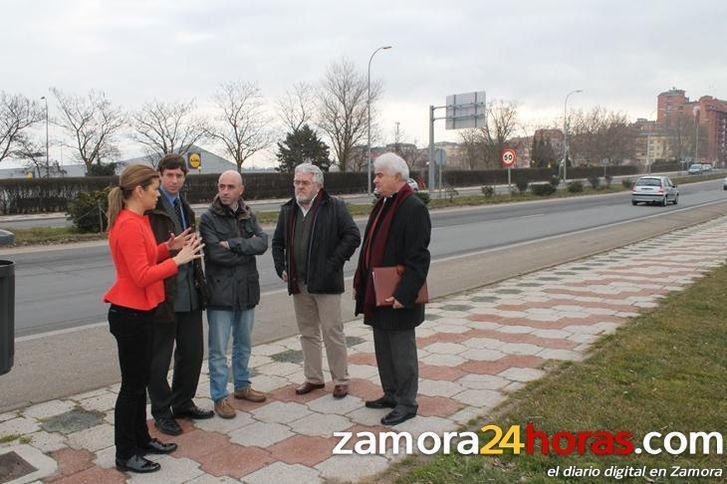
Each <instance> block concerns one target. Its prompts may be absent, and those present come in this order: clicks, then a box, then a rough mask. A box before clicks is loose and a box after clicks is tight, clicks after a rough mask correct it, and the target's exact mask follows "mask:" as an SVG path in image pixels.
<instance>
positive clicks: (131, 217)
mask: <svg viewBox="0 0 727 484" xmlns="http://www.w3.org/2000/svg"><path fill="white" fill-rule="evenodd" d="M158 188H159V172H157V171H155V170H154V169H152V168H150V167H148V166H145V165H129V166H128V167H127V168H126V169H125V170H124V172H123V173H122V174H121V177H120V178H119V186H118V187H115V188H114V189H113V190H111V192H110V193H109V211H108V220H109V246H110V247H111V257H112V258H113V261H114V266H115V267H116V282H115V283H114V285H113V286H112V287H111V289H110V290H109V291H108V292H107V293H106V295H105V296H104V301H106V302H109V303H111V307H110V308H109V317H108V319H109V325H110V329H111V334H113V335H114V337H115V338H116V343H117V345H118V348H119V366H120V367H121V389H120V391H119V396H118V398H117V400H116V407H115V409H114V443H115V445H116V467H117V469H119V470H122V471H131V472H154V471H158V470H159V469H160V465H159V464H158V463H156V462H152V461H150V460H148V459H146V458H144V455H145V454H147V453H152V454H168V453H170V452H173V451H174V450H176V448H177V445H176V444H165V443H162V442H160V441H159V440H157V439H152V438H151V436H150V435H149V430H148V428H147V426H146V386H147V383H148V381H149V367H150V363H151V356H152V343H153V341H152V314H153V312H154V308H156V307H157V305H158V304H159V303H161V302H162V301H163V300H164V283H163V281H164V279H165V278H167V277H170V276H172V275H174V274H176V273H177V267H178V266H180V265H182V264H186V263H188V262H190V261H192V260H194V259H199V258H200V257H201V256H202V255H201V249H202V247H203V244H202V243H201V240H200V239H199V238H198V237H197V236H196V234H189V231H186V232H183V233H182V234H180V235H179V236H177V237H176V238H175V237H174V236H173V235H171V236H170V238H169V240H168V241H167V242H165V243H162V244H159V245H157V243H156V240H155V239H154V234H153V233H152V231H151V227H150V225H149V219H148V218H147V217H146V216H144V213H145V212H146V211H147V210H151V209H153V208H154V207H155V206H156V203H157V198H159V190H158ZM174 251H178V252H177V254H176V255H175V256H174V257H170V252H174Z"/></svg>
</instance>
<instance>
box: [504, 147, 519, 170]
mask: <svg viewBox="0 0 727 484" xmlns="http://www.w3.org/2000/svg"><path fill="white" fill-rule="evenodd" d="M516 162H517V152H516V151H515V150H513V149H512V148H507V149H505V150H503V151H502V164H503V165H505V167H506V168H510V167H511V166H513V165H514V164H515V163H516Z"/></svg>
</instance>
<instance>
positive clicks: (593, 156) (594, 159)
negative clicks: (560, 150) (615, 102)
mask: <svg viewBox="0 0 727 484" xmlns="http://www.w3.org/2000/svg"><path fill="white" fill-rule="evenodd" d="M570 118H571V119H570V121H569V126H570V128H569V130H568V151H569V152H570V154H571V155H572V159H579V160H581V162H583V163H585V164H595V165H598V164H600V163H601V161H603V160H606V161H608V162H609V163H610V164H615V165H619V164H621V163H623V162H624V161H625V160H627V159H630V158H633V157H634V155H635V149H636V147H635V140H636V136H637V135H638V133H637V132H636V130H635V128H634V127H633V126H632V124H631V123H630V122H629V120H628V116H627V115H626V114H625V113H620V112H615V111H608V110H606V109H605V108H603V107H595V108H593V109H592V110H591V111H589V112H583V111H576V112H574V113H573V114H572V115H571V116H570Z"/></svg>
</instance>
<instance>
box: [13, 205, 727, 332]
mask: <svg viewBox="0 0 727 484" xmlns="http://www.w3.org/2000/svg"><path fill="white" fill-rule="evenodd" d="M720 203H725V200H717V201H712V202H705V203H703V204H700V205H696V206H692V207H685V208H677V209H673V210H671V211H669V212H668V213H669V214H671V213H675V212H683V211H687V210H692V209H694V208H697V207H707V206H710V205H717V204H720ZM663 215H666V214H664V213H658V214H653V215H645V216H643V217H638V218H634V219H629V220H623V221H620V222H613V223H610V224H607V225H600V226H598V227H590V228H587V229H581V230H576V231H573V232H567V233H564V234H558V235H550V236H548V237H542V238H539V239H535V240H528V241H524V242H517V243H513V244H508V245H507V249H513V248H516V247H523V246H526V245H530V244H535V243H541V242H543V241H548V240H555V239H561V238H563V237H568V236H571V235H577V234H584V233H588V232H593V231H596V230H601V229H604V228H608V227H617V226H619V225H624V224H627V223H631V222H637V221H639V220H648V219H652V218H656V217H661V216H663ZM536 216H538V215H532V217H536ZM630 243H631V242H628V244H630ZM504 248H505V247H493V248H491V249H484V250H480V251H476V252H467V253H465V254H458V255H453V256H450V257H443V258H441V259H434V260H432V264H441V263H444V262H450V261H453V260H458V259H464V258H465V257H472V256H478V255H484V254H489V253H491V252H496V251H498V250H503V249H504ZM352 279H353V276H348V277H346V281H349V280H352ZM286 292H288V289H287V288H281V289H275V290H272V291H266V292H263V293H261V294H260V296H261V297H264V296H271V295H274V294H281V293H286ZM107 324H108V322H106V321H102V322H100V323H93V324H87V325H83V326H76V327H73V328H66V329H59V330H53V331H46V332H44V333H37V334H32V335H28V336H21V337H19V338H15V341H16V342H19V343H20V342H23V341H31V340H34V339H39V338H45V337H47V336H56V335H61V334H68V333H74V332H77V331H81V330H85V329H94V328H99V327H103V326H106V325H107Z"/></svg>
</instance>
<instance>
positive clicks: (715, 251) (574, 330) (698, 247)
mask: <svg viewBox="0 0 727 484" xmlns="http://www.w3.org/2000/svg"><path fill="white" fill-rule="evenodd" d="M726 235H727V217H723V218H720V219H717V220H714V221H711V222H708V223H705V224H701V225H698V226H694V227H691V228H688V229H684V230H680V231H677V232H674V233H671V234H669V235H666V236H661V237H659V238H658V239H651V240H647V241H644V242H640V243H638V244H634V245H630V246H627V247H624V248H621V249H617V250H613V251H610V252H608V253H604V254H601V255H597V256H594V257H591V258H588V259H584V260H580V261H576V262H572V263H568V264H564V265H560V266H557V267H554V268H551V269H547V270H542V271H539V272H535V273H531V274H528V275H525V276H522V277H518V278H514V279H509V280H507V281H504V282H502V283H499V284H496V285H492V286H487V287H484V288H482V289H479V290H474V291H469V292H467V293H461V294H458V295H455V296H451V297H447V298H443V299H441V300H438V301H437V302H435V303H432V304H429V305H428V306H427V321H426V322H425V323H424V324H423V325H422V326H421V327H420V328H419V329H418V331H417V336H418V342H419V360H420V377H421V380H420V385H419V404H420V407H419V416H417V417H416V418H415V419H412V420H410V421H408V422H405V423H404V424H401V425H399V426H396V427H394V428H393V430H394V431H407V432H411V434H412V435H413V436H414V437H415V438H416V437H417V436H418V435H419V434H421V433H423V432H425V431H433V432H437V433H442V432H444V431H453V430H457V429H458V428H459V426H460V425H462V424H464V423H466V422H468V421H469V420H470V419H472V418H474V417H478V416H485V415H487V414H488V412H489V411H490V410H492V409H493V408H494V407H495V406H496V405H498V404H500V403H501V402H503V401H504V400H505V399H506V398H507V395H508V393H509V392H512V391H514V390H516V389H519V388H521V387H522V386H524V385H525V384H526V383H527V382H529V381H532V380H535V379H538V378H540V377H542V376H543V375H544V374H545V371H546V370H545V369H544V368H545V367H546V363H547V362H552V361H556V362H557V361H566V360H570V361H578V360H581V359H583V358H584V356H585V354H586V352H587V350H588V348H589V347H590V345H591V344H592V343H593V342H594V341H595V340H596V339H598V338H599V337H600V336H601V335H603V334H607V333H611V332H613V331H615V330H616V328H617V327H618V326H619V325H621V324H623V323H625V322H627V321H628V319H629V318H631V317H633V316H635V315H637V314H638V312H639V311H640V310H641V309H645V308H654V307H656V306H657V304H658V300H659V299H660V298H662V297H664V295H666V294H667V293H669V292H671V291H677V290H680V289H682V288H683V287H684V286H685V285H688V284H690V283H692V282H693V281H694V280H695V279H696V278H699V277H700V276H701V275H702V274H704V273H705V272H707V271H710V270H712V269H713V268H715V267H717V266H719V265H721V264H722V263H724V261H725V260H726V259H727V245H726V244H725V243H724V240H725V238H726V237H725V236H726ZM346 335H347V338H348V345H349V351H350V353H349V356H350V367H349V370H350V374H351V386H350V391H351V393H350V395H349V396H348V397H347V398H345V399H343V400H334V399H333V397H332V396H331V390H332V389H331V388H330V385H329V386H328V387H327V388H326V389H325V390H324V391H317V392H312V393H310V394H308V395H304V396H298V395H295V392H294V387H295V386H296V385H297V384H299V383H301V382H302V381H303V371H302V353H301V351H300V346H299V342H298V339H297V338H296V337H290V338H286V339H283V340H280V341H277V342H274V343H269V344H264V345H258V346H256V347H255V348H254V349H253V357H252V360H251V366H252V367H253V368H254V372H253V375H254V376H253V384H254V386H255V388H257V389H258V390H262V391H265V392H268V401H267V402H265V403H262V404H252V403H249V402H244V401H239V400H236V401H235V406H236V407H237V409H238V414H237V417H236V418H234V419H232V420H222V419H220V418H214V419H211V420H204V421H198V422H194V423H193V422H190V421H186V420H181V421H180V423H181V425H182V427H183V429H184V433H183V434H182V435H180V436H178V437H167V436H164V440H167V441H174V442H177V443H178V444H179V449H178V450H177V451H176V452H175V453H174V454H172V455H168V456H162V457H155V456H153V458H154V460H157V461H158V462H160V463H161V464H162V470H161V471H160V472H157V473H155V474H150V475H132V476H127V475H125V474H122V473H120V472H118V471H116V470H115V469H114V466H113V464H114V448H113V426H112V425H113V406H114V401H115V399H116V393H117V392H118V384H117V385H113V386H111V387H107V388H102V389H99V390H96V391H93V392H88V393H85V394H81V395H75V396H72V397H69V398H64V399H61V400H55V401H50V402H46V403H41V404H38V405H34V406H31V407H28V408H25V409H23V410H19V411H17V412H10V413H6V414H2V415H0V437H2V436H4V435H5V436H7V435H13V434H15V435H22V436H23V437H22V439H20V440H14V441H12V442H7V443H4V444H0V457H3V456H6V459H5V460H6V461H10V460H13V459H15V460H21V461H25V462H26V463H27V464H29V466H25V467H24V468H22V470H17V469H21V468H20V467H18V468H17V469H16V473H15V474H13V476H17V475H18V473H26V474H25V475H24V476H21V477H18V478H16V479H15V480H13V481H9V482H13V483H26V482H58V483H71V482H73V483H84V482H88V483H97V482H104V483H105V482H150V483H151V482H163V483H174V482H194V483H206V482H238V481H239V480H242V481H244V482H251V483H257V482H276V483H277V482H288V481H296V482H297V483H305V482H321V481H325V480H339V481H356V480H359V479H363V478H365V477H367V476H372V475H375V474H377V473H379V472H381V471H383V470H385V469H386V468H387V467H388V466H389V465H390V463H391V462H392V461H394V460H396V459H399V458H402V457H403V456H402V455H401V454H399V455H393V454H392V453H391V452H389V453H388V454H387V455H373V456H360V455H332V450H333V448H334V446H335V445H336V443H337V442H338V439H337V438H334V437H332V435H333V432H338V431H351V432H354V433H356V432H363V431H370V432H374V433H377V432H379V431H383V430H388V429H384V428H383V427H381V425H380V423H379V419H380V418H381V417H382V416H383V415H384V414H385V413H386V411H385V410H371V409H367V408H365V407H364V405H363V404H364V401H365V400H367V399H371V398H377V397H378V396H380V393H381V390H380V385H379V380H378V374H377V370H376V363H375V357H374V354H373V352H374V348H373V340H372V333H371V331H370V330H369V329H368V328H367V327H365V326H364V325H363V324H362V323H361V321H360V320H359V321H352V322H350V323H348V324H347V325H346ZM208 387H209V383H208V376H207V374H206V373H205V374H203V375H202V378H201V380H200V385H199V391H198V399H197V402H198V403H200V404H201V406H203V407H206V408H211V407H212V402H210V401H209V399H208V389H209V388H208ZM150 427H151V433H152V436H159V434H158V433H156V430H155V429H154V427H153V425H150ZM468 430H474V429H468ZM1 462H3V461H2V460H0V463H1ZM6 472H7V471H6ZM127 479H128V481H127ZM6 481H7V479H3V476H2V475H0V483H2V484H4V483H5V482H6Z"/></svg>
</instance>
